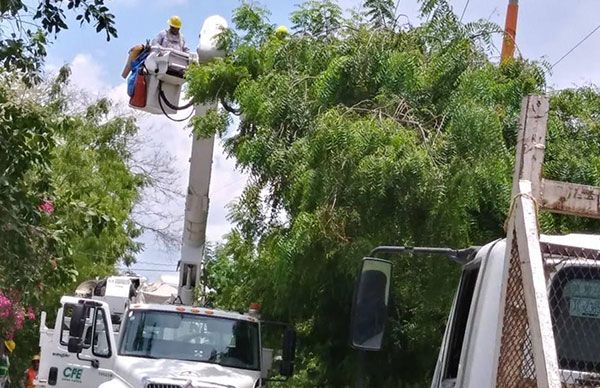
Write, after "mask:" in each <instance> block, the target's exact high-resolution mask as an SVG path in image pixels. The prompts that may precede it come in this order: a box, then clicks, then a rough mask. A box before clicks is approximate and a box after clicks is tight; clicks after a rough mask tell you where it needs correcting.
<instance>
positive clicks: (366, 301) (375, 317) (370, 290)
mask: <svg viewBox="0 0 600 388" xmlns="http://www.w3.org/2000/svg"><path fill="white" fill-rule="evenodd" d="M391 275H392V263H391V262H390V261H387V260H381V259H375V258H372V257H365V258H363V261H362V268H361V270H360V276H359V278H358V283H357V287H356V291H355V294H354V301H353V304H352V320H351V327H350V333H351V334H350V335H351V343H352V347H353V348H355V349H359V350H368V351H379V350H381V347H382V342H383V333H384V331H385V323H386V321H387V307H388V300H389V294H390V283H391Z"/></svg>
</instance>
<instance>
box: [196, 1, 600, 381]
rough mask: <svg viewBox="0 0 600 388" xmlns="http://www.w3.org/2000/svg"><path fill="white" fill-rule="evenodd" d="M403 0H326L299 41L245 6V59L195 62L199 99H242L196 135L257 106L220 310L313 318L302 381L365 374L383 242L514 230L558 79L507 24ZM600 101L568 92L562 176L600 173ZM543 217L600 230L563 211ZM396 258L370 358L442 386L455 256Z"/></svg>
mask: <svg viewBox="0 0 600 388" xmlns="http://www.w3.org/2000/svg"><path fill="white" fill-rule="evenodd" d="M390 6H391V4H390V3H389V2H375V1H366V2H365V4H364V9H363V11H364V12H362V15H364V17H363V18H362V19H361V18H359V17H353V18H352V19H351V20H347V19H344V17H343V16H342V12H341V10H340V9H339V7H338V6H337V5H336V4H335V3H333V2H330V1H328V2H315V1H309V2H306V3H304V4H303V5H301V6H300V7H299V8H298V10H296V11H294V12H293V13H292V17H291V20H292V22H293V23H294V26H293V27H294V30H295V31H296V34H294V35H293V36H291V37H289V38H287V39H281V38H280V37H277V36H275V35H274V34H273V33H272V26H271V25H270V24H269V22H268V20H267V19H266V16H267V15H268V14H267V13H266V12H265V11H264V10H261V9H258V8H256V7H254V6H251V5H248V4H244V5H242V6H241V7H240V8H239V9H238V10H237V11H236V12H235V14H234V18H233V20H234V23H235V26H234V30H230V31H227V32H225V33H224V35H223V37H224V39H223V44H224V45H225V48H226V49H227V51H228V55H227V57H226V58H224V59H220V60H216V61H214V62H211V63H209V64H207V65H203V66H198V67H195V68H194V69H192V70H191V71H189V72H188V79H189V85H190V88H189V92H190V94H191V95H192V96H193V97H194V98H195V99H196V100H198V101H208V100H215V99H220V100H222V101H224V102H225V103H226V105H227V107H228V109H227V110H226V111H224V112H220V111H213V112H211V114H210V115H209V116H208V117H207V118H205V119H199V120H197V121H195V122H194V129H195V132H196V133H197V134H199V135H207V134H212V133H220V134H224V133H225V128H226V126H227V123H228V122H229V120H228V117H227V116H228V114H229V113H228V112H239V113H241V115H240V124H239V128H238V131H237V133H236V134H235V135H233V136H232V137H229V138H226V150H227V151H228V153H229V154H230V155H232V156H234V157H235V158H236V161H237V165H238V167H239V168H241V169H242V170H243V171H246V172H247V173H249V174H250V177H251V179H250V182H249V184H248V186H247V187H246V188H245V191H244V193H243V195H242V196H241V197H240V198H239V200H238V201H237V202H236V203H235V204H233V205H232V207H231V209H230V210H231V212H230V218H231V221H233V222H234V224H235V228H234V229H233V231H232V232H231V233H230V234H229V236H228V240H227V242H226V243H225V244H224V245H223V246H221V247H219V248H218V249H217V251H216V259H215V260H214V261H213V262H211V263H210V267H209V271H210V274H209V276H210V280H211V287H213V288H215V289H216V291H217V293H216V296H215V303H217V304H218V305H220V306H221V307H226V308H236V309H238V308H245V307H246V306H247V304H248V302H249V301H259V302H262V305H263V310H264V311H263V313H264V315H266V316H268V317H270V318H275V319H278V320H288V321H291V322H294V323H295V325H296V327H297V328H298V330H299V333H300V338H299V344H300V345H299V346H300V348H299V374H298V376H297V377H296V378H295V380H294V381H293V385H294V386H309V387H312V386H348V385H351V384H352V382H353V381H354V378H355V371H356V359H355V354H354V353H353V352H352V351H351V350H350V348H349V346H348V326H349V309H350V303H351V297H352V290H353V283H354V280H355V277H356V270H357V267H358V265H359V258H360V257H362V256H363V255H365V254H366V253H368V252H369V250H370V249H371V248H373V247H374V246H376V245H381V244H396V245H425V246H427V245H428V246H452V247H465V246H468V245H471V244H483V243H486V242H489V241H490V240H492V239H495V238H498V237H500V236H502V235H503V234H504V232H503V223H504V220H505V218H506V213H507V210H508V207H509V201H510V198H509V195H510V187H511V179H512V167H513V159H514V145H515V133H516V131H515V129H516V127H517V123H518V117H519V113H520V103H521V99H522V97H523V96H525V95H527V94H530V93H537V92H541V90H542V89H543V87H544V83H545V74H544V70H543V69H544V68H543V66H542V64H539V63H535V62H530V61H525V60H517V61H512V62H510V63H507V64H504V65H502V66H499V65H497V64H495V63H493V62H492V61H491V60H490V57H491V55H492V54H493V51H492V50H493V46H492V42H493V40H492V38H493V35H494V34H496V33H497V31H499V29H498V27H497V26H495V25H493V24H491V23H489V22H487V21H484V20H482V21H476V22H472V23H468V24H462V23H461V22H460V20H459V18H458V17H457V16H456V15H455V14H454V13H453V12H452V9H451V8H450V7H449V6H448V4H447V3H446V2H444V1H427V2H423V4H422V6H423V7H422V9H423V16H424V18H423V20H424V21H423V23H422V24H421V25H420V26H417V27H411V28H409V29H408V30H403V29H402V30H400V29H397V28H396V27H395V26H394V23H391V21H392V20H393V19H394V16H395V15H389V14H388V13H389V12H388V11H389V10H390V9H391V8H390ZM378 9H379V10H384V9H385V10H386V11H385V12H383V11H377V10H378ZM597 101H598V93H597V91H596V90H595V89H591V88H587V89H582V90H575V91H565V92H561V93H557V94H556V95H554V96H553V99H552V106H553V111H552V116H551V120H550V135H549V146H548V157H547V159H548V160H547V164H546V168H547V170H546V173H547V175H548V176H550V177H552V178H559V179H565V178H566V179H567V180H571V181H573V180H574V181H577V182H580V183H587V184H599V183H600V175H599V174H598V170H599V167H600V164H599V162H598V159H597V158H594V157H589V155H598V154H599V151H600V148H599V144H598V142H597V139H598V137H597V135H598V133H597V123H596V121H597V120H596V121H594V119H593V118H594V117H597V116H596V115H597V114H598V110H597V109H598V107H597V105H596V104H597ZM232 107H235V108H234V109H232ZM577 128H579V129H577ZM581 135H583V136H581ZM593 139H596V140H593ZM566 142H569V144H572V145H571V146H568V147H567V146H566ZM584 153H585V155H588V157H585V158H583V157H581V156H583V154H584ZM542 225H543V226H544V228H545V230H546V231H548V232H556V231H568V230H571V229H572V228H578V229H579V230H581V229H584V230H585V229H590V228H593V227H597V226H598V224H597V223H591V222H589V221H584V220H569V219H566V218H564V217H559V216H545V217H544V220H543V223H542ZM396 263H397V265H396V266H395V274H394V289H393V296H392V298H393V303H394V305H393V306H392V308H391V309H390V325H389V330H388V338H387V339H386V348H385V351H383V352H381V353H378V354H373V355H371V356H370V357H369V364H370V367H369V368H368V370H369V372H370V373H369V380H370V384H371V385H372V386H377V387H383V386H390V387H395V386H398V384H399V382H406V383H417V384H422V385H424V384H425V381H427V380H428V379H429V378H430V375H431V373H432V369H433V366H434V363H435V359H436V357H435V355H436V353H437V349H438V347H439V343H440V339H441V335H442V333H443V329H444V323H445V320H446V317H447V314H448V309H449V304H450V301H451V298H452V296H453V292H454V289H455V286H456V282H457V278H458V276H457V271H458V268H457V267H456V266H455V265H453V264H451V263H448V262H445V261H442V260H440V259H439V258H432V257H422V256H415V257H407V258H402V259H399V260H398V261H396Z"/></svg>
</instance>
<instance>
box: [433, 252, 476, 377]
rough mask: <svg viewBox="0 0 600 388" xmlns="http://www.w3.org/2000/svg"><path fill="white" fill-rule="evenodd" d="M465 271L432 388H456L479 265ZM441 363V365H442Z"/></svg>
mask: <svg viewBox="0 0 600 388" xmlns="http://www.w3.org/2000/svg"><path fill="white" fill-rule="evenodd" d="M472 264H473V265H467V266H466V267H465V268H464V269H463V273H462V276H461V279H460V285H459V288H458V293H457V295H456V300H455V302H454V306H453V309H452V313H451V315H450V318H451V319H450V320H449V321H448V324H447V327H446V333H445V334H444V342H443V344H442V352H441V354H440V359H439V360H438V366H437V367H436V373H435V375H434V378H433V382H432V385H431V386H432V388H450V387H455V386H456V382H457V381H456V378H457V377H458V370H459V365H460V360H461V358H462V357H463V356H464V355H463V354H462V353H463V342H464V339H465V330H466V328H467V323H468V321H469V312H470V310H471V303H472V301H473V295H474V292H475V285H476V284H477V276H478V275H479V263H472ZM440 363H441V364H440Z"/></svg>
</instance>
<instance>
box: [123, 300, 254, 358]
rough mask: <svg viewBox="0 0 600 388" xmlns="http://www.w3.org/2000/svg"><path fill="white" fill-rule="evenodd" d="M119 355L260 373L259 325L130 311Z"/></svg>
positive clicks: (175, 314) (209, 317)
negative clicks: (189, 362) (196, 363)
mask: <svg viewBox="0 0 600 388" xmlns="http://www.w3.org/2000/svg"><path fill="white" fill-rule="evenodd" d="M119 354H121V355H124V356H135V357H146V358H168V359H176V360H187V361H200V362H208V363H214V364H219V365H223V366H229V367H234V368H243V369H252V370H258V369H259V368H260V365H259V340H258V325H257V324H256V323H253V322H247V321H240V320H235V319H226V318H219V317H213V316H205V315H198V314H187V313H178V312H169V311H153V310H133V311H129V312H128V314H127V317H126V320H125V326H124V328H123V333H122V340H121V346H120V351H119Z"/></svg>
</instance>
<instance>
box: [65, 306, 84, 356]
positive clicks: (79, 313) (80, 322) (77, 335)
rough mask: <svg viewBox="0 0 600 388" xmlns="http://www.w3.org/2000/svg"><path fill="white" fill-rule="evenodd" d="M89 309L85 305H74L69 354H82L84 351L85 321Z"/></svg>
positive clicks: (70, 326) (68, 347)
mask: <svg viewBox="0 0 600 388" xmlns="http://www.w3.org/2000/svg"><path fill="white" fill-rule="evenodd" d="M86 315H87V308H86V306H84V305H83V304H74V305H73V312H72V315H71V323H70V324H69V342H68V344H67V350H68V351H69V353H81V350H82V349H83V339H84V338H83V330H84V329H85V319H86Z"/></svg>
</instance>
